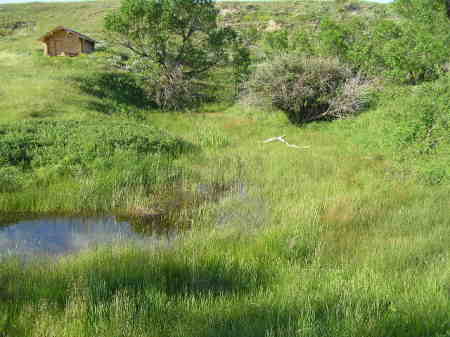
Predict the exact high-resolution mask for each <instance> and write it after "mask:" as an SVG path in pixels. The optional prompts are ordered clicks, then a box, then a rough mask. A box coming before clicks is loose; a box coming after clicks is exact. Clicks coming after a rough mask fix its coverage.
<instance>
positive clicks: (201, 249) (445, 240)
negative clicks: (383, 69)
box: [0, 2, 450, 337]
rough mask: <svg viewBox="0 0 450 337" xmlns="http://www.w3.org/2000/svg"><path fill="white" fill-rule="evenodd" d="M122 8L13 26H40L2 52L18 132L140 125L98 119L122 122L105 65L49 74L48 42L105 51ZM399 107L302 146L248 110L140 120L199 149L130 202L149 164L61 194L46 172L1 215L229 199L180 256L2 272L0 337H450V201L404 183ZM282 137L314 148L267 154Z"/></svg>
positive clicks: (306, 131) (126, 253)
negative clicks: (92, 42) (48, 123)
mask: <svg viewBox="0 0 450 337" xmlns="http://www.w3.org/2000/svg"><path fill="white" fill-rule="evenodd" d="M112 5H114V3H111V4H110V3H100V2H93V3H84V4H80V3H78V4H41V5H37V4H32V5H18V6H14V7H8V10H7V11H6V10H5V12H6V13H9V14H14V15H17V16H20V15H23V16H26V17H31V15H30V13H33V14H35V15H34V16H35V18H36V20H37V21H38V25H37V27H36V30H35V31H32V32H30V33H29V34H28V35H24V36H21V37H20V38H19V37H18V36H13V37H11V38H8V39H9V40H0V49H1V52H0V76H1V80H0V95H1V96H0V121H1V122H2V123H3V122H10V121H13V120H21V119H33V118H51V119H77V120H80V119H81V120H91V121H98V123H99V125H103V124H101V123H105V120H113V121H116V120H124V119H126V116H124V114H123V113H122V114H119V113H117V111H109V112H110V113H109V114H108V113H107V112H105V111H98V110H96V109H94V108H93V107H96V106H98V105H95V104H93V103H96V104H100V103H103V104H104V106H106V107H107V108H108V107H112V105H111V104H110V103H111V102H109V101H108V99H110V98H109V97H106V98H99V97H95V96H94V95H91V94H88V93H86V92H85V91H83V90H82V88H81V87H80V83H79V82H77V80H76V79H78V80H79V79H80V78H81V79H82V78H87V77H88V76H90V75H92V74H94V73H95V72H96V71H98V70H100V69H101V62H99V63H97V57H98V58H99V61H101V58H102V54H101V53H98V54H93V55H92V57H81V58H73V59H65V58H46V57H43V56H42V55H40V52H39V51H37V49H38V48H39V44H38V43H37V42H36V41H35V40H36V38H38V37H39V36H40V34H42V33H43V32H46V31H47V30H49V29H51V28H53V26H55V25H57V24H60V22H59V21H60V20H62V19H60V18H64V22H63V23H64V25H67V26H69V27H71V28H74V29H80V28H81V29H80V30H82V31H83V32H86V33H91V32H92V33H93V35H94V37H101V36H102V35H101V31H100V30H101V20H100V18H101V13H104V12H105V11H106V10H107V9H108V7H110V6H112ZM274 6H275V5H274ZM277 6H278V5H277ZM277 6H275V7H277ZM283 6H284V5H283ZM283 6H281V5H280V6H278V7H277V8H278V9H281V10H285V11H286V7H283ZM305 6H306V5H305ZM311 6H315V5H311ZM5 8H6V7H5ZM289 8H290V7H289V6H287V11H288V10H289ZM5 12H2V11H0V16H1V15H4V14H3V13H5ZM259 17H260V19H261V21H264V20H266V19H268V18H269V17H270V12H269V10H267V11H265V10H263V9H262V10H261V13H259ZM250 18H252V16H251V15H250ZM280 18H281V19H282V18H283V17H280ZM81 19H82V20H83V22H81V21H80V20H81ZM57 21H58V22H57ZM401 95H402V93H400V92H399V96H400V97H399V99H398V100H392V104H390V105H389V104H387V105H386V106H382V107H377V108H376V110H374V109H372V110H370V111H368V112H366V113H364V114H363V115H361V116H360V117H358V118H357V119H355V120H343V121H338V122H334V123H317V124H314V125H311V126H308V127H302V128H299V127H295V126H292V125H290V124H289V123H288V121H287V120H286V118H285V116H284V115H283V114H281V113H279V112H277V111H272V112H267V111H266V112H263V111H258V110H257V109H256V108H253V107H248V106H242V105H238V104H236V105H234V106H230V105H229V104H223V105H221V104H217V105H214V104H211V105H210V106H209V107H207V108H205V111H207V112H208V113H195V112H190V113H170V114H169V113H156V112H150V111H141V110H139V109H140V108H139V107H138V108H136V107H135V106H134V105H136V102H131V103H134V105H133V108H132V109H131V112H132V113H133V112H134V111H135V110H133V109H137V110H138V112H139V114H138V113H137V115H138V116H137V117H139V118H140V119H139V120H138V123H141V124H143V125H147V124H148V125H151V126H155V127H157V128H160V129H163V130H167V131H168V132H169V133H170V134H171V135H173V136H176V137H179V138H180V139H182V140H184V141H185V142H187V143H189V144H192V147H191V150H190V151H186V152H184V153H183V154H182V155H180V156H178V157H176V158H171V160H170V163H162V162H161V163H159V164H161V165H159V164H158V163H157V162H156V161H155V162H152V164H148V166H145V167H144V169H146V170H148V171H151V170H156V171H158V172H159V175H158V177H160V179H161V181H160V182H159V183H155V184H154V185H152V186H146V185H145V184H144V183H142V184H141V183H140V181H139V179H141V176H139V175H136V176H131V178H130V179H131V180H130V181H128V182H126V183H125V185H124V179H125V178H126V173H127V172H131V171H132V169H134V168H136V166H137V165H139V164H142V161H141V160H137V159H136V158H134V159H133V160H130V159H129V158H126V157H123V158H122V160H120V161H119V160H118V161H117V162H116V163H115V165H114V167H113V168H111V169H104V170H98V171H97V174H93V175H91V176H72V177H70V176H65V177H64V178H61V177H60V178H58V179H56V178H55V179H53V178H52V175H51V174H50V173H51V172H50V171H49V170H48V169H47V168H44V169H38V170H36V172H35V174H36V176H35V179H33V180H30V181H31V183H30V184H29V186H28V188H26V189H24V190H22V191H20V192H6V193H0V209H1V210H2V213H3V214H5V213H7V212H12V211H14V212H17V211H30V212H36V213H58V212H60V213H69V214H73V213H83V212H86V213H96V212H99V213H108V212H113V211H114V212H115V211H120V213H133V212H136V210H142V209H144V210H145V209H149V208H151V207H153V206H160V204H161V201H162V200H164V202H166V204H167V205H168V207H170V205H171V203H170V201H171V197H176V195H175V194H171V193H172V190H175V189H176V190H177V193H185V194H186V195H195V193H193V191H198V189H199V187H201V186H205V185H206V186H218V187H217V188H218V189H220V193H217V195H216V196H215V197H214V198H199V200H196V201H195V202H194V201H192V200H190V199H188V198H186V203H185V207H184V208H181V207H180V212H181V211H183V212H185V213H186V214H185V215H184V217H183V221H186V222H187V223H188V225H189V227H190V231H188V232H186V233H184V234H183V235H181V236H180V238H179V240H178V241H176V242H174V244H173V246H171V247H169V248H164V249H161V250H155V249H152V248H151V247H142V246H135V245H133V244H132V243H129V244H126V245H117V246H114V245H112V246H106V247H99V248H96V249H91V250H87V251H83V252H80V253H78V254H76V255H70V256H64V257H60V258H57V259H54V260H46V259H42V260H38V259H36V261H28V262H27V263H25V264H23V263H22V261H20V260H16V259H13V258H10V259H3V260H2V261H1V263H0V336H2V337H3V336H8V337H26V336H35V337H38V336H39V337H42V336H45V337H51V336H55V337H61V336H70V337H82V336H154V337H163V336H167V337H174V336H180V337H181V336H183V337H188V336H193V337H203V336H204V337H206V336H208V337H209V336H211V337H212V336H214V337H225V336H230V337H239V336H242V337H244V336H245V337H248V336H255V337H269V336H283V337H286V336H310V337H312V336H317V337H319V336H320V337H323V336H330V337H335V336H355V337H361V336H374V337H378V336H379V337H385V336H405V337H406V336H407V337H417V336H430V337H431V336H432V337H448V336H450V326H449V322H450V287H449V285H450V259H449V247H450V219H449V217H448V209H449V204H450V200H449V199H450V192H449V188H448V185H445V184H435V185H430V184H424V183H423V181H420V180H418V179H417V174H416V173H415V172H414V170H412V169H411V167H410V166H408V163H402V165H403V166H402V165H399V164H398V163H397V162H396V161H395V155H394V154H393V152H392V151H391V150H392V149H391V148H390V147H389V146H384V144H383V142H382V141H381V140H382V139H383V136H384V133H383V129H382V127H383V123H382V121H380V120H377V119H375V118H372V115H377V116H378V115H384V114H385V113H386V111H387V109H391V110H393V111H395V109H396V108H397V107H400V105H403V104H404V98H402V97H403V96H401ZM405 97H406V95H405ZM405 100H406V98H405ZM131 103H130V105H132V104H131ZM124 105H125V106H128V105H127V104H124ZM121 107H122V106H121ZM119 108H120V107H119ZM389 111H390V110H389ZM130 117H133V118H134V117H136V116H134V115H132V116H130ZM135 119H137V118H135ZM92 123H94V122H92ZM280 135H286V139H287V140H288V141H289V143H291V144H296V145H299V146H308V147H309V148H306V149H301V150H299V149H295V148H289V147H287V146H285V145H284V144H282V143H280V142H273V143H263V140H265V139H267V138H270V137H274V136H280ZM166 164H168V165H166ZM158 165H159V166H158ZM152 172H153V171H152ZM124 175H125V178H124ZM169 178H170V179H169ZM125 180H126V179H125ZM42 181H45V182H46V183H45V184H42ZM38 182H40V183H41V184H42V185H39V186H38V184H37V183H38ZM127 183H129V185H127ZM149 187H151V188H149ZM14 193H16V194H14ZM177 207H178V206H177ZM186 207H190V208H189V209H188V210H186ZM0 215H1V214H0ZM0 218H1V217H0ZM0 221H1V220H0Z"/></svg>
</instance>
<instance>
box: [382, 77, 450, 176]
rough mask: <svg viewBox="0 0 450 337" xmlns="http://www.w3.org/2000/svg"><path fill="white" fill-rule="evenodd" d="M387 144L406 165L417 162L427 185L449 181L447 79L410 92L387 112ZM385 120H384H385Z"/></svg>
mask: <svg viewBox="0 0 450 337" xmlns="http://www.w3.org/2000/svg"><path fill="white" fill-rule="evenodd" d="M389 114H390V118H389V119H388V121H389V122H388V123H387V125H386V134H387V135H388V137H387V141H388V142H390V143H391V146H392V147H393V148H395V149H396V151H397V153H398V156H399V157H400V158H401V159H402V160H405V161H417V162H419V164H418V165H419V166H420V171H421V172H422V173H423V177H424V178H425V179H426V180H427V181H428V182H430V183H440V182H443V181H448V180H449V179H450V77H449V76H448V75H446V76H443V77H442V78H440V79H439V80H438V81H436V82H434V83H427V84H425V85H424V86H422V87H420V88H416V89H415V90H413V92H412V93H411V95H409V96H407V97H406V98H405V99H404V100H403V101H402V102H401V104H399V105H398V106H396V110H395V111H392V110H390V111H389ZM386 117H387V116H386Z"/></svg>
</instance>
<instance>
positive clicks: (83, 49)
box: [39, 26, 96, 56]
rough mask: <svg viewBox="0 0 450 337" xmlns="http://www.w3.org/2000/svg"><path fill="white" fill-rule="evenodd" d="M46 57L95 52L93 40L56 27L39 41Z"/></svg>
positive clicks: (70, 30)
mask: <svg viewBox="0 0 450 337" xmlns="http://www.w3.org/2000/svg"><path fill="white" fill-rule="evenodd" d="M39 41H40V42H42V43H43V44H44V54H45V55H48V56H77V55H80V54H89V53H92V52H93V51H94V50H95V42H96V41H95V40H94V39H91V38H90V37H89V36H86V35H84V34H81V33H78V32H76V31H74V30H72V29H68V28H65V27H62V26H58V27H56V28H55V29H53V30H51V31H50V32H48V33H47V34H45V35H44V36H42V37H41V38H40V39H39Z"/></svg>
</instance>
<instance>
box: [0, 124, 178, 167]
mask: <svg viewBox="0 0 450 337" xmlns="http://www.w3.org/2000/svg"><path fill="white" fill-rule="evenodd" d="M182 149H183V143H182V142H181V141H180V140H178V139H176V138H173V137H171V136H169V135H167V134H165V133H163V132H161V131H158V130H157V129H155V128H153V127H150V126H146V125H142V124H138V123H134V122H127V121H106V120H105V121H101V122H99V121H97V122H94V121H54V120H53V121H50V120H35V121H25V122H24V121H22V122H16V123H10V124H3V125H1V126H0V153H2V158H1V160H2V164H3V165H11V166H17V167H20V168H22V169H25V170H27V169H36V168H39V167H45V166H49V165H56V164H68V165H71V164H73V165H78V166H82V167H85V166H88V165H89V164H91V163H92V162H94V161H96V160H100V159H105V160H108V159H110V158H111V157H112V156H114V155H115V154H117V153H120V152H132V153H135V154H137V155H140V156H145V155H149V154H155V153H164V154H170V155H175V154H177V153H180V151H181V150H182Z"/></svg>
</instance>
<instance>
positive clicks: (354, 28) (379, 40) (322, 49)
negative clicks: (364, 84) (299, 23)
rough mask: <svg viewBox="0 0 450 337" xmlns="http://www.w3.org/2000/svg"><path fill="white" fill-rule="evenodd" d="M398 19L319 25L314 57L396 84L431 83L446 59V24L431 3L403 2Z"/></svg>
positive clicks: (331, 21)
mask: <svg viewBox="0 0 450 337" xmlns="http://www.w3.org/2000/svg"><path fill="white" fill-rule="evenodd" d="M397 7H398V8H399V10H398V12H399V13H400V14H401V15H402V16H403V17H402V18H400V19H399V18H397V19H393V18H387V17H374V18H372V19H361V18H351V19H342V20H336V19H331V18H325V19H324V20H322V22H321V24H320V26H319V31H318V33H317V34H316V39H317V42H316V44H317V46H316V53H317V54H319V55H322V56H334V57H338V58H339V59H340V60H341V61H342V62H345V63H348V64H350V65H351V66H352V67H353V68H355V69H357V70H359V71H363V72H365V73H368V74H371V75H380V74H381V75H383V76H385V77H386V78H389V79H391V80H393V81H395V82H398V83H408V84H417V83H421V82H424V81H429V80H434V79H436V78H437V76H438V75H439V71H440V70H441V69H442V68H443V67H444V66H445V64H446V63H447V62H448V60H449V58H450V48H449V45H450V33H449V32H450V22H449V20H448V18H447V17H446V15H445V10H444V9H445V8H444V6H442V3H441V4H440V5H436V3H435V2H432V1H426V2H425V1H422V0H404V1H399V2H398V5H397Z"/></svg>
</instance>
